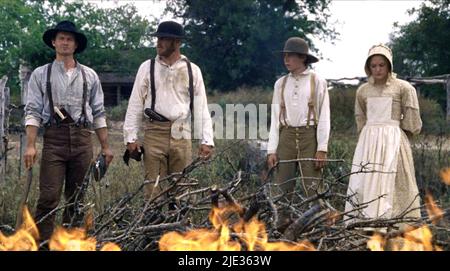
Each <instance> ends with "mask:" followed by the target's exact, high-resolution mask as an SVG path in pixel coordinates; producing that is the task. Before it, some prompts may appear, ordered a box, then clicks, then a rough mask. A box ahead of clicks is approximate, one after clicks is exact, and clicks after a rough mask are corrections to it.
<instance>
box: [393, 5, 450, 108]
mask: <svg viewBox="0 0 450 271" xmlns="http://www.w3.org/2000/svg"><path fill="white" fill-rule="evenodd" d="M409 13H410V15H415V16H417V19H416V20H414V21H412V22H410V23H407V24H405V25H401V26H399V25H396V30H395V32H394V33H392V35H391V41H390V46H391V48H392V50H393V53H394V71H396V72H397V73H398V74H400V75H402V76H436V75H442V74H448V73H449V71H450V50H449V44H450V31H449V29H450V0H430V1H427V2H424V3H423V4H422V5H421V6H420V8H418V9H411V10H409ZM421 90H423V91H422V93H423V94H425V95H426V96H428V97H430V98H433V99H436V100H438V102H439V104H441V106H442V107H444V105H445V103H446V94H445V90H443V89H442V87H441V86H435V85H433V86H426V87H423V88H422V89H421Z"/></svg>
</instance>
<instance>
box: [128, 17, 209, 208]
mask: <svg viewBox="0 0 450 271" xmlns="http://www.w3.org/2000/svg"><path fill="white" fill-rule="evenodd" d="M153 36H156V37H157V38H158V40H157V47H156V51H157V56H156V58H154V59H149V60H146V61H145V62H143V63H142V64H141V66H140V67H139V70H138V72H137V75H136V79H135V82H134V86H133V90H132V93H131V96H130V100H129V103H128V108H127V113H126V117H125V123H124V126H123V129H124V143H125V145H126V146H127V150H128V151H129V153H136V152H137V151H140V147H141V143H139V142H138V136H137V135H138V131H139V129H140V128H143V129H144V131H145V133H144V141H143V148H144V165H145V178H146V180H149V181H153V182H151V183H149V184H147V185H146V186H145V198H146V199H152V198H154V197H155V196H157V195H158V194H159V193H160V192H161V191H162V190H163V188H162V187H163V186H164V185H165V182H161V183H159V182H158V180H159V179H160V178H161V179H162V178H163V177H165V176H167V175H170V174H172V173H175V172H181V171H183V169H184V168H185V167H186V166H187V165H189V163H190V162H191V160H192V143H191V123H190V122H191V116H192V115H193V116H195V117H194V122H195V125H194V128H195V129H194V135H196V136H198V137H197V138H198V139H200V140H201V142H200V146H199V150H198V155H199V156H200V157H202V158H208V157H210V156H211V154H212V151H213V146H214V141H213V131H212V121H211V116H210V113H209V111H208V103H207V99H206V92H205V85H204V83H203V77H202V73H201V70H200V68H199V67H198V66H197V65H195V64H194V63H192V62H190V61H189V60H188V58H187V57H186V56H184V55H182V54H181V52H180V46H181V41H182V39H183V38H184V30H183V27H182V26H181V25H180V24H178V23H176V22H173V21H166V22H162V23H160V24H159V25H158V29H157V31H156V32H155V33H154V34H153ZM194 113H195V114H194ZM196 131H198V132H199V134H197V133H196ZM159 199H161V198H159ZM173 207H174V206H173V205H171V208H173Z"/></svg>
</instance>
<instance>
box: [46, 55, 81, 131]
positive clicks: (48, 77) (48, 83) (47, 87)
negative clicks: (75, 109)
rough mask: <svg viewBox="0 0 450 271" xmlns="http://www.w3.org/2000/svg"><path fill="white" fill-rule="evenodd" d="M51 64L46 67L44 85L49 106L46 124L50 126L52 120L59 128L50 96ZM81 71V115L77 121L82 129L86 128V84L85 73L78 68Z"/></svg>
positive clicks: (58, 121) (59, 124)
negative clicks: (48, 119) (48, 116)
mask: <svg viewBox="0 0 450 271" xmlns="http://www.w3.org/2000/svg"><path fill="white" fill-rule="evenodd" d="M52 65H53V62H52V63H49V64H48V65H47V82H46V84H45V88H46V91H47V97H48V102H49V106H50V121H49V122H48V124H49V125H51V124H52V120H54V121H55V123H56V126H57V127H60V126H61V123H60V120H59V119H58V118H54V115H55V109H54V105H53V96H52V85H51V82H50V78H51V74H52ZM80 69H81V76H82V78H83V98H82V105H81V115H80V118H79V119H78V121H77V124H78V125H81V124H83V125H84V127H87V118H86V101H87V82H86V73H85V71H84V69H83V67H81V66H80Z"/></svg>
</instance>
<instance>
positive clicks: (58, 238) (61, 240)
mask: <svg viewBox="0 0 450 271" xmlns="http://www.w3.org/2000/svg"><path fill="white" fill-rule="evenodd" d="M22 216H23V223H22V225H21V226H20V228H19V230H18V231H16V232H15V233H14V234H13V235H11V236H8V237H7V236H5V235H3V234H2V233H1V232H0V251H37V250H38V242H37V240H38V239H39V232H38V229H37V227H36V224H35V222H34V220H33V218H32V216H31V214H30V212H29V211H28V208H27V207H26V206H25V207H24V208H23V214H22ZM87 221H88V223H87V225H91V226H92V225H93V220H92V217H91V218H89V216H88V220H87ZM96 243H97V241H96V240H95V238H93V237H87V234H86V229H83V228H75V229H71V230H66V229H64V228H62V227H57V229H56V230H55V232H54V233H53V235H52V238H51V239H50V243H49V248H50V250H65V251H81V250H84V251H95V250H96ZM100 251H120V247H119V246H118V245H116V244H114V243H106V244H105V245H104V246H103V247H102V248H101V249H100Z"/></svg>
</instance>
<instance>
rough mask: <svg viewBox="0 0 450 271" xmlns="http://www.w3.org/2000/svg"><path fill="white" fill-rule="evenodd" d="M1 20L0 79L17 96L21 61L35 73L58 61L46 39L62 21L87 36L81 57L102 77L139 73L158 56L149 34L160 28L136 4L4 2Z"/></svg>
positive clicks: (57, 0) (0, 8)
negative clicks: (46, 33) (5, 79)
mask: <svg viewBox="0 0 450 271" xmlns="http://www.w3.org/2000/svg"><path fill="white" fill-rule="evenodd" d="M0 16H1V18H2V23H1V24H0V37H1V38H0V75H8V77H9V78H10V80H11V81H10V84H9V85H10V86H11V87H12V90H13V91H14V92H15V93H17V92H18V89H19V88H18V69H19V65H20V64H21V62H26V63H27V64H28V65H30V66H31V67H32V68H36V67H37V66H40V65H43V64H45V63H48V62H49V61H52V60H53V58H54V52H53V50H51V49H49V48H48V47H47V46H46V45H45V44H44V42H43V41H42V34H43V33H44V31H45V30H46V29H48V28H51V27H53V26H55V25H56V23H57V22H59V21H61V20H71V21H73V22H74V23H75V24H76V25H77V27H78V28H79V29H81V31H82V32H83V33H85V34H86V36H87V38H88V47H87V49H86V51H85V52H83V53H82V54H80V55H79V56H77V58H78V60H79V61H80V62H81V63H83V64H86V65H88V66H90V67H92V68H94V69H95V70H97V71H98V72H104V71H108V72H118V73H124V74H134V73H135V72H136V70H137V68H138V67H139V64H140V63H141V62H142V61H143V60H144V59H147V58H149V57H151V55H154V49H152V48H150V47H151V44H152V40H151V37H150V35H149V34H150V33H151V32H153V31H154V29H155V25H154V23H150V22H149V21H148V20H146V19H145V18H143V17H141V16H139V15H138V12H137V9H136V7H135V6H134V5H132V4H127V5H122V6H119V7H117V8H114V9H102V8H98V7H97V5H94V4H91V3H88V2H84V1H74V2H65V1H63V0H52V1H46V2H44V4H43V2H42V1H32V0H0ZM152 21H153V22H154V21H155V20H152ZM11 82H12V84H11Z"/></svg>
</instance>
